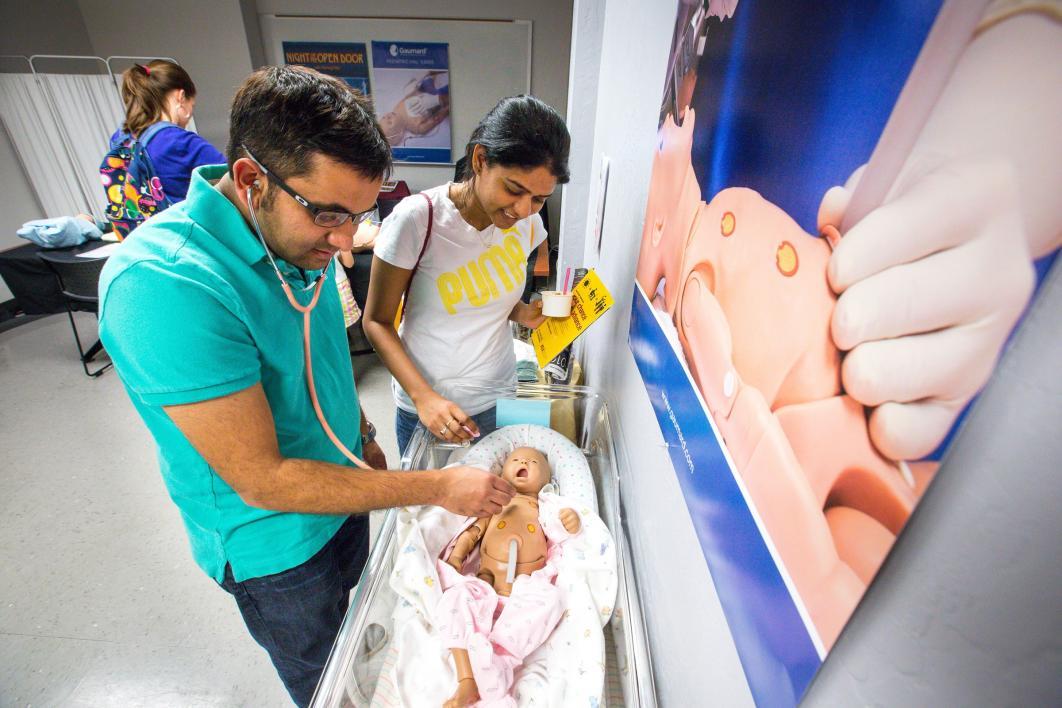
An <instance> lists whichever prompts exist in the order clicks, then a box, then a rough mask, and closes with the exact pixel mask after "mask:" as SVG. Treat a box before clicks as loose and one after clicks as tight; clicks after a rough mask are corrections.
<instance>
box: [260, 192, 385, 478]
mask: <svg viewBox="0 0 1062 708" xmlns="http://www.w3.org/2000/svg"><path fill="white" fill-rule="evenodd" d="M254 186H255V187H257V186H259V184H258V182H255V183H254ZM252 189H253V187H248V188H247V210H248V211H249V212H250V214H251V224H252V225H253V226H254V233H255V235H256V236H257V237H258V240H259V242H261V244H262V248H264V249H265V252H266V257H267V258H269V263H270V265H272V266H273V272H274V273H276V274H277V279H278V280H279V281H280V287H281V288H283V289H284V295H286V296H287V298H288V302H289V303H291V306H292V307H294V308H295V309H296V310H298V311H299V312H301V313H302V351H303V357H304V358H305V359H306V387H307V388H308V389H309V390H310V401H311V402H312V403H313V410H314V412H315V413H316V414H317V420H318V422H320V424H321V428H322V429H323V430H324V431H325V435H327V436H328V439H329V440H331V441H332V444H333V445H335V446H336V448H337V449H338V450H339V451H340V452H342V453H343V454H344V455H345V456H346V458H347V459H348V460H350V461H351V462H353V463H354V464H355V465H357V466H358V467H361V468H362V469H366V470H371V469H373V468H372V467H370V466H369V465H367V464H366V463H365V462H364V461H363V460H361V459H360V458H359V457H358V456H357V455H355V454H354V453H353V452H351V451H350V450H348V449H347V446H346V445H344V444H343V442H342V441H341V440H340V439H339V437H338V436H337V435H336V434H335V432H333V431H332V426H330V425H329V424H328V420H327V419H325V414H324V411H323V410H321V402H320V401H319V400H318V399H317V387H316V386H314V383H313V359H312V358H311V356H310V313H311V312H313V308H315V307H317V300H318V299H319V298H320V297H321V287H322V286H323V285H324V282H325V280H327V277H326V274H327V272H328V267H327V266H326V267H325V269H324V270H322V271H321V274H320V275H318V276H317V278H316V279H315V280H314V281H313V282H312V283H310V284H309V285H307V286H306V287H304V288H301V289H300V291H299V292H306V291H308V290H310V289H311V288H313V297H312V298H310V304H309V305H303V304H302V303H300V302H299V301H298V300H296V299H295V294H294V293H293V292H292V290H291V285H289V284H288V281H287V280H285V279H284V276H283V274H281V272H280V268H278V267H277V262H276V261H275V260H274V259H273V253H272V252H271V251H270V250H269V246H268V245H266V242H265V237H263V236H262V229H261V228H260V227H259V226H258V217H257V216H256V215H255V213H254V206H253V205H252V204H251V191H252Z"/></svg>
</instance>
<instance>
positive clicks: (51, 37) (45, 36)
mask: <svg viewBox="0 0 1062 708" xmlns="http://www.w3.org/2000/svg"><path fill="white" fill-rule="evenodd" d="M0 40H2V41H0V54H25V55H26V56H29V55H32V54H92V53H93V50H92V42H91V41H90V40H89V36H88V32H87V31H86V29H85V21H84V19H82V17H81V12H80V10H79V9H78V6H77V2H76V0H33V1H32V2H16V1H15V0H4V1H3V2H0Z"/></svg>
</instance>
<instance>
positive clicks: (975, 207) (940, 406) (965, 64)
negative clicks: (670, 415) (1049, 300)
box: [819, 14, 1062, 460]
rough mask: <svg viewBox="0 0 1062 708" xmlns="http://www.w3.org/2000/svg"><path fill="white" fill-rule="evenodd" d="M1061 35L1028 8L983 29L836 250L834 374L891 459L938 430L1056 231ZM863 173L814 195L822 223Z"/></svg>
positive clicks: (995, 346) (983, 376) (988, 362)
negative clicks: (909, 147) (880, 194)
mask: <svg viewBox="0 0 1062 708" xmlns="http://www.w3.org/2000/svg"><path fill="white" fill-rule="evenodd" d="M1060 39H1062V28H1060V25H1059V24H1058V23H1057V22H1053V21H1052V20H1050V19H1048V18H1046V17H1043V16H1040V15H1028V14H1026V15H1019V16H1017V17H1015V18H1013V19H1009V20H1006V21H1004V22H1002V23H1001V24H998V25H995V26H992V27H991V28H989V29H987V30H986V31H984V32H983V33H982V34H981V35H979V36H978V38H977V39H976V40H975V41H974V42H973V43H972V44H971V45H970V46H969V47H967V49H966V52H965V53H964V55H963V58H962V59H961V60H960V62H959V65H958V66H957V67H956V70H955V72H954V74H953V75H952V77H951V79H950V81H949V84H948V86H947V88H946V89H945V91H944V93H943V94H942V95H941V97H940V99H939V101H938V102H937V105H936V106H935V108H934V110H933V113H932V114H931V116H930V118H929V121H928V122H927V124H926V126H925V129H924V130H923V132H922V134H921V136H920V138H919V140H918V143H917V144H916V146H915V148H914V150H913V152H912V154H911V155H910V156H909V158H908V160H907V162H906V163H905V166H904V169H903V170H902V171H901V174H900V176H899V177H898V179H897V180H896V183H895V185H894V186H893V189H892V191H891V192H890V195H889V196H888V197H887V198H886V200H885V204H883V205H882V206H880V207H879V208H877V209H876V210H874V211H872V212H870V213H869V214H868V215H867V216H866V217H865V218H864V219H862V220H861V221H860V222H859V223H857V224H856V225H855V226H853V227H852V228H851V229H850V230H849V231H848V233H847V234H844V237H843V238H842V240H841V241H840V243H839V244H838V245H837V247H836V249H835V250H834V253H833V255H832V257H831V259H830V263H829V268H828V277H829V282H830V285H831V287H832V288H833V289H834V291H835V292H837V293H838V294H839V295H840V298H839V300H838V302H837V306H836V309H835V311H834V315H833V321H832V325H831V332H832V335H833V337H834V341H835V342H836V344H837V346H838V347H839V348H840V349H841V350H843V351H847V352H848V354H847V356H846V357H845V359H844V363H843V367H842V382H843V384H844V388H845V391H846V392H847V393H849V394H850V395H851V396H852V397H853V398H855V399H856V400H858V401H860V402H861V403H863V404H864V405H866V406H868V407H870V408H872V409H873V410H872V411H871V415H870V426H869V428H870V436H871V439H872V440H873V442H874V444H875V446H876V447H877V448H878V449H879V450H880V451H881V452H882V453H883V454H884V455H886V456H888V457H890V458H892V459H896V460H905V459H917V458H920V457H923V456H925V455H926V454H928V453H930V452H931V451H932V450H933V449H934V448H936V447H937V445H938V444H939V443H940V442H941V441H942V440H943V439H944V437H945V436H946V435H947V432H948V431H949V430H950V428H951V427H952V425H953V423H954V421H955V418H956V416H957V415H958V414H959V412H960V411H961V410H962V408H963V407H964V406H965V404H966V403H967V402H968V401H969V400H970V399H971V398H972V397H973V396H974V394H976V393H977V391H978V390H980V388H981V387H982V386H983V385H984V383H985V382H986V381H987V379H988V377H989V375H990V374H991V372H992V370H993V368H994V366H995V362H996V359H997V357H998V355H999V352H1000V350H1001V348H1002V346H1003V344H1004V342H1005V341H1006V338H1007V336H1008V335H1009V333H1010V331H1011V330H1012V328H1013V326H1014V324H1015V322H1016V321H1017V319H1018V317H1019V316H1020V315H1021V313H1022V311H1023V309H1024V307H1025V305H1026V303H1027V302H1028V301H1029V297H1030V294H1031V292H1032V289H1033V269H1032V265H1031V261H1032V259H1033V258H1035V257H1038V256H1041V255H1044V254H1047V253H1050V252H1051V251H1053V250H1054V249H1056V248H1058V245H1059V242H1060V239H1062V210H1059V209H1058V205H1057V200H1058V195H1059V194H1062V135H1060V133H1059V131H1058V130H1057V125H1055V121H1056V120H1057V116H1058V115H1060V114H1062V96H1060V93H1062V92H1059V91H1058V90H1057V87H1058V85H1059V81H1060V79H1062V74H1060V69H1059V67H1060V66H1062V41H1060ZM1029 106H1036V110H1034V111H1030V110H1028V107H1029ZM860 177H861V171H860V170H857V171H856V172H855V173H854V174H853V175H852V177H851V178H850V179H849V181H848V184H846V185H845V186H844V187H834V188H833V189H831V190H829V191H828V192H827V193H826V194H825V195H824V197H823V199H822V203H821V205H820V209H819V226H820V228H821V227H822V226H823V225H825V224H831V225H839V224H840V223H841V217H842V216H843V214H844V211H845V208H846V207H847V205H848V201H849V198H850V196H851V193H852V191H853V190H854V188H855V187H856V185H857V184H858V180H859V178H860Z"/></svg>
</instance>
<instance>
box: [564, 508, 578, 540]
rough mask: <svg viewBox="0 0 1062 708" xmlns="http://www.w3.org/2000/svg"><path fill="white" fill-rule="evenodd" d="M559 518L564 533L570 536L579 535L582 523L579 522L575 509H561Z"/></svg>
mask: <svg viewBox="0 0 1062 708" xmlns="http://www.w3.org/2000/svg"><path fill="white" fill-rule="evenodd" d="M559 516H560V522H561V524H562V525H563V526H564V530H565V531H567V532H568V533H572V534H575V533H579V529H580V528H582V522H581V521H580V520H579V514H578V512H576V511H575V509H561V512H560V514H559Z"/></svg>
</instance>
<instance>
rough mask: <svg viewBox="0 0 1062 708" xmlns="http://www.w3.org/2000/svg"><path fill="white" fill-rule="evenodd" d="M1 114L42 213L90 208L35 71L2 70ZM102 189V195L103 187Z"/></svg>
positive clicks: (65, 212) (0, 89)
mask: <svg viewBox="0 0 1062 708" xmlns="http://www.w3.org/2000/svg"><path fill="white" fill-rule="evenodd" d="M0 117H2V118H3V121H4V125H5V126H6V127H7V132H8V134H9V135H10V136H11V142H12V144H13V145H14V148H15V151H16V152H17V153H18V156H19V159H20V160H21V161H22V165H23V166H24V167H25V170H26V176H27V177H28V178H29V181H30V184H31V185H32V186H33V189H34V190H35V191H36V192H37V197H38V198H39V199H40V202H41V206H42V207H43V208H44V214H42V215H41V216H47V217H55V216H67V215H73V214H77V213H79V212H82V211H85V210H86V209H88V208H89V205H88V204H86V203H85V197H84V196H83V193H82V189H81V186H80V184H79V182H78V179H77V177H76V176H75V175H74V174H73V170H72V169H71V166H70V159H69V158H68V157H67V154H66V151H65V150H64V149H63V138H62V136H61V135H60V133H59V127H58V125H57V124H56V123H55V121H54V120H53V119H52V111H51V108H50V107H49V106H48V101H47V99H46V98H45V96H44V93H43V91H41V88H40V86H39V85H38V84H37V81H36V79H35V78H34V77H33V75H32V74H0ZM102 157H103V155H102V153H101V155H100V159H102ZM99 190H100V194H101V195H102V194H103V192H102V187H99Z"/></svg>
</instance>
